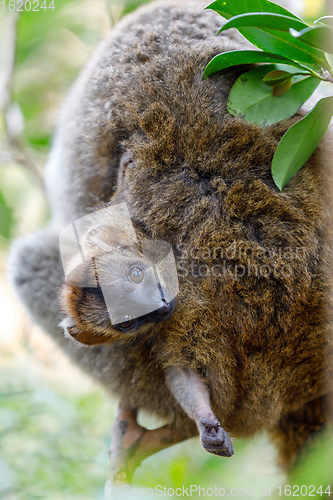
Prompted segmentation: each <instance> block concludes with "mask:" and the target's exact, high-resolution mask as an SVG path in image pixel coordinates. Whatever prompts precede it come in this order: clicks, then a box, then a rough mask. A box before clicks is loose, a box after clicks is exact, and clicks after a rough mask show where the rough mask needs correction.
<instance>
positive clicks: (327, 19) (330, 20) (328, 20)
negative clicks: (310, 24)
mask: <svg viewBox="0 0 333 500" xmlns="http://www.w3.org/2000/svg"><path fill="white" fill-rule="evenodd" d="M317 23H323V24H326V25H327V26H333V16H323V17H320V18H319V19H316V21H314V24H317Z"/></svg>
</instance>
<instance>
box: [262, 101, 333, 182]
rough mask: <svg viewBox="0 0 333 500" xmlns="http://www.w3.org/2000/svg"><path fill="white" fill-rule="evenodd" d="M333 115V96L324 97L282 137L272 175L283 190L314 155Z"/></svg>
mask: <svg viewBox="0 0 333 500" xmlns="http://www.w3.org/2000/svg"><path fill="white" fill-rule="evenodd" d="M332 115H333V97H324V98H323V99H321V100H320V101H318V102H317V104H316V105H315V107H314V108H313V109H312V110H311V111H310V113H308V114H307V115H306V116H305V117H304V118H302V119H301V120H300V121H299V122H297V123H295V125H293V126H292V127H291V128H290V129H289V130H288V131H287V132H286V133H285V134H284V136H283V137H282V139H281V141H280V143H279V145H278V147H277V150H276V152H275V155H274V158H273V163H272V175H273V179H274V182H275V184H276V185H277V187H278V188H279V189H280V190H282V189H283V188H284V186H285V185H286V184H287V183H288V182H289V181H290V179H291V178H292V177H293V176H294V175H295V174H296V173H297V172H298V171H299V170H300V168H301V167H302V166H303V165H304V163H305V162H306V161H307V160H308V159H309V158H310V156H311V155H312V153H313V152H314V151H315V149H316V148H317V146H318V144H319V143H320V141H321V139H322V138H323V137H324V135H325V133H326V131H327V128H328V126H329V124H330V121H331V118H332Z"/></svg>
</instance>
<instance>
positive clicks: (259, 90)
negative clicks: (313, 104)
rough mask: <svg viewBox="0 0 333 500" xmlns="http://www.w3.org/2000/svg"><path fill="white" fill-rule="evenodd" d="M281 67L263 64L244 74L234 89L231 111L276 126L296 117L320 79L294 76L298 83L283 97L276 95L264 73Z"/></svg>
mask: <svg viewBox="0 0 333 500" xmlns="http://www.w3.org/2000/svg"><path fill="white" fill-rule="evenodd" d="M276 69H280V68H279V67H277V66H273V65H266V66H259V67H257V68H254V69H252V70H251V71H249V72H247V73H243V74H242V75H241V76H240V77H239V78H238V79H237V81H236V83H235V84H234V86H233V87H232V89H231V92H230V94H229V99H228V111H229V113H231V114H232V115H236V116H241V117H243V118H244V119H245V120H246V121H249V122H253V123H256V124H257V125H260V126H263V125H266V124H267V125H273V124H274V123H277V122H279V121H281V120H284V119H286V118H289V117H290V116H293V115H294V114H295V113H296V112H297V110H298V109H299V108H300V106H301V105H302V104H303V103H304V102H305V101H306V100H307V99H308V98H309V97H310V95H311V94H312V93H313V92H314V90H315V89H316V88H317V86H318V85H319V83H320V80H318V79H317V78H315V77H313V76H297V75H296V76H294V79H295V82H294V83H293V85H292V86H291V88H290V90H289V91H288V92H287V93H285V94H284V95H282V96H281V97H275V96H273V94H272V89H271V87H269V86H268V85H266V84H265V83H264V82H263V78H264V76H265V75H266V74H267V73H268V72H270V71H273V70H276Z"/></svg>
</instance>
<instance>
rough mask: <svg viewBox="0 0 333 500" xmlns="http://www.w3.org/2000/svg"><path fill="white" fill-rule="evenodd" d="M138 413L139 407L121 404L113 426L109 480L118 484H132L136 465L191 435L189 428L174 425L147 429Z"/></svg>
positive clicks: (114, 484)
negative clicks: (136, 409)
mask: <svg viewBox="0 0 333 500" xmlns="http://www.w3.org/2000/svg"><path fill="white" fill-rule="evenodd" d="M136 417H137V412H136V411H135V410H131V409H129V408H126V407H123V406H121V405H119V407H118V411H117V415H116V420H115V423H114V425H113V430H112V438H111V448H110V453H109V455H110V460H109V470H108V480H109V481H110V482H111V483H112V485H113V486H116V487H117V486H121V485H124V484H131V483H132V480H133V475H134V472H135V470H136V468H137V467H138V466H139V465H140V464H141V462H142V461H143V460H144V459H145V458H147V457H149V456H150V455H153V454H154V453H157V452H158V451H161V450H164V449H165V448H168V447H169V446H172V445H173V444H176V443H179V442H180V441H183V440H184V439H187V438H188V437H191V436H189V433H188V432H186V433H185V432H184V433H181V432H179V431H177V430H176V429H174V428H173V427H172V426H171V425H164V426H163V427H160V428H158V429H153V430H147V429H145V428H144V427H141V426H140V425H139V424H138V423H137V420H136ZM193 435H195V433H193Z"/></svg>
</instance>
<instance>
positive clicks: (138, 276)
mask: <svg viewBox="0 0 333 500" xmlns="http://www.w3.org/2000/svg"><path fill="white" fill-rule="evenodd" d="M128 277H129V279H130V280H131V281H132V282H133V283H134V284H135V285H140V283H142V282H143V280H144V279H145V277H146V271H145V269H144V268H143V267H139V266H133V267H131V269H130V270H129V273H128Z"/></svg>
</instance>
